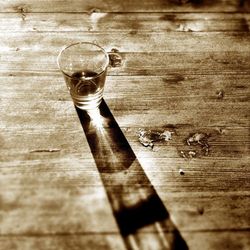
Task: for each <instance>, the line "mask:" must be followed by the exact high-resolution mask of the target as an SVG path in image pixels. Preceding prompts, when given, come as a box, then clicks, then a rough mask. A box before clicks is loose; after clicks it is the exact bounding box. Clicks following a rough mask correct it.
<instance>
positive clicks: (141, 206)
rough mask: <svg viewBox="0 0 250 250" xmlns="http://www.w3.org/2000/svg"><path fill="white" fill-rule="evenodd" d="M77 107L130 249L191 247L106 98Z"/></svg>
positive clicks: (185, 248)
mask: <svg viewBox="0 0 250 250" xmlns="http://www.w3.org/2000/svg"><path fill="white" fill-rule="evenodd" d="M76 110H77V113H78V116H79V118H80V121H81V123H82V126H83V129H84V132H85V134H86V137H87V140H88V143H89V146H90V149H91V152H92V154H93V156H94V159H95V162H96V165H97V168H98V170H99V173H100V175H101V178H102V181H103V184H104V187H105V189H106V192H107V195H108V198H109V201H110V204H111V207H112V209H113V214H114V216H115V218H116V221H117V224H118V226H119V229H120V232H121V235H122V237H123V239H124V243H125V245H126V248H127V249H129V250H130V249H132V250H134V249H158V250H160V249H171V250H187V249H188V247H187V244H186V243H185V241H184V239H183V238H182V237H181V235H180V233H179V231H178V229H177V228H176V227H175V225H174V224H173V222H172V221H171V219H170V217H169V213H168V211H167V210H166V208H165V206H164V204H163V203H162V201H161V199H160V198H159V196H158V195H157V193H156V191H155V189H154V187H153V186H152V184H151V183H150V181H149V179H148V178H147V176H146V174H145V172H144V170H143V168H142V167H141V165H140V163H139V161H138V160H137V158H136V156H135V154H134V152H133V150H132V148H131V147H130V145H129V143H128V141H127V140H126V138H125V136H124V135H123V133H122V131H121V129H120V127H119V126H118V124H117V122H116V121H115V119H114V117H113V115H112V113H111V112H110V110H109V108H108V106H107V105H106V103H105V101H102V103H101V105H100V110H95V111H91V112H86V111H83V110H79V109H78V108H76Z"/></svg>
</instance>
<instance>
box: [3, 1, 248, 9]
mask: <svg viewBox="0 0 250 250" xmlns="http://www.w3.org/2000/svg"><path fill="white" fill-rule="evenodd" d="M0 11H1V12H21V11H23V12H92V11H97V12H98V11H101V12H237V11H249V2H248V1H241V0H219V1H216V2H211V1H210V0H204V1H195V0H194V1H179V0H154V1H150V0H145V1H138V0H137V1H126V3H125V2H123V1H114V0H108V1H105V2H103V1H101V0H96V1H94V2H93V1H91V0H85V1H83V2H82V1H77V0H73V1H72V0H71V1H69V0H67V1H63V0H53V1H49V2H45V1H43V0H29V1H24V0H22V1H21V0H12V1H4V2H3V3H2V4H1V9H0Z"/></svg>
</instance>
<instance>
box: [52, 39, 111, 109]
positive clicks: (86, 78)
mask: <svg viewBox="0 0 250 250" xmlns="http://www.w3.org/2000/svg"><path fill="white" fill-rule="evenodd" d="M57 63H58V66H59V69H60V70H61V72H62V73H63V76H64V79H65V82H66V85H67V87H68V89H69V92H70V95H71V97H72V100H73V102H74V104H75V105H76V106H77V107H78V108H80V109H83V110H92V109H96V108H98V107H99V105H100V103H101V101H102V97H103V90H104V84H105V79H106V73H107V67H108V65H109V56H108V54H107V53H106V52H105V50H104V49H103V48H101V47H100V46H98V45H96V44H94V43H88V42H78V43H74V44H71V45H69V46H67V47H66V48H64V49H63V50H62V51H61V52H60V54H59V55H58V58H57Z"/></svg>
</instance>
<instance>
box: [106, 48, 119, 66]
mask: <svg viewBox="0 0 250 250" xmlns="http://www.w3.org/2000/svg"><path fill="white" fill-rule="evenodd" d="M118 52H119V50H118V49H115V48H113V49H111V52H109V53H108V54H109V64H110V66H111V67H113V68H115V67H120V66H121V65H122V57H121V55H120V54H119V53H118Z"/></svg>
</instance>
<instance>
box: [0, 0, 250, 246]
mask: <svg viewBox="0 0 250 250" xmlns="http://www.w3.org/2000/svg"><path fill="white" fill-rule="evenodd" d="M181 2H182V3H181ZM249 8H250V6H249V3H248V1H236V0H221V1H214V2H213V3H212V2H211V1H168V0H164V1H163V0H155V1H127V2H122V1H111V0H110V1H76V0H74V1H70V2H69V1H59V0H57V1H50V2H48V1H27V2H26V1H17V0H15V1H4V2H3V3H1V6H0V11H1V13H0V31H1V32H0V59H1V64H0V86H1V90H0V105H1V109H0V163H1V164H0V250H6V249H8V250H16V249H18V250H19V249H20V250H23V249H25V250H26V249H27V250H29V249H30V250H31V249H32V250H40V249H43V250H44V249H49V250H54V249H62V250H64V249H65V250H66V249H98V250H99V249H105V250H106V249H107V250H109V249H110V250H112V249H121V250H123V249H128V246H126V244H125V242H124V238H123V235H121V233H120V232H119V227H118V225H117V222H116V220H115V216H114V207H113V205H114V201H115V200H113V201H112V202H113V203H112V202H111V200H110V197H109V195H110V193H108V192H110V191H111V194H112V192H113V194H112V195H113V196H114V197H119V195H123V192H124V190H125V192H127V193H128V195H129V196H128V197H131V200H130V201H129V200H128V202H133V197H136V196H137V195H138V194H137V193H138V189H139V188H138V187H139V186H136V185H133V184H136V183H137V182H138V185H139V183H140V182H143V180H144V179H145V176H146V177H147V178H148V179H149V182H150V185H152V187H154V188H155V190H156V192H157V194H158V195H159V197H160V199H161V200H162V202H163V204H164V206H165V207H166V210H167V211H168V213H169V215H170V219H171V220H172V222H173V223H174V225H175V227H176V229H177V230H179V232H180V234H181V236H182V237H183V239H184V240H185V242H186V244H187V246H188V249H190V250H196V249H197V250H198V249H199V250H200V249H204V250H217V249H218V250H219V249H228V250H238V249H239V250H247V249H248V248H249V246H250V242H249V230H250V224H249V221H250V217H249V214H250V213H249V212H250V211H249V199H250V186H249V178H250V174H249V148H250V134H249V94H250V89H249V79H250V71H249V69H250V67H249V66H250V65H249V62H250V60H249V52H250V43H249V41H250V38H249V34H250V33H249V14H248V13H247V12H249ZM66 12H67V13H66ZM114 12H116V13H114ZM118 12H119V13H118ZM144 12H148V13H144ZM168 12H169V13H168ZM209 12H210V13H209ZM222 12H223V13H222ZM226 12H228V13H226ZM233 12H236V13H233ZM75 41H92V42H95V43H98V44H99V45H101V46H103V47H104V48H105V49H106V50H107V51H111V50H112V49H116V50H118V51H117V52H115V53H117V54H118V55H119V56H120V57H121V58H122V63H121V65H120V66H119V67H109V68H108V77H107V80H106V85H105V92H104V99H105V101H106V103H107V104H108V106H109V108H110V110H111V112H112V114H113V116H114V118H115V120H116V121H117V123H118V125H119V127H120V128H121V130H122V131H123V133H124V135H125V137H126V139H127V140H128V142H129V144H130V146H131V147H132V149H133V151H134V153H135V155H136V157H137V159H138V161H139V163H140V164H141V167H142V170H140V171H139V170H138V169H133V168H132V167H131V169H128V172H129V174H130V175H129V176H130V178H128V177H127V178H125V177H124V176H125V174H126V173H127V172H126V171H118V172H115V173H108V172H107V173H100V171H99V169H98V168H97V166H96V163H95V160H97V159H94V156H93V155H92V154H91V151H90V147H89V144H88V142H87V140H86V136H85V134H84V132H83V129H82V127H81V125H80V121H79V118H78V117H77V113H76V111H75V108H74V106H73V103H72V101H71V98H70V96H69V94H68V92H67V89H66V86H65V82H64V80H63V77H62V75H61V73H60V72H59V70H58V68H57V65H56V57H57V55H58V53H59V51H60V50H61V49H62V47H63V46H65V45H67V44H69V43H71V42H75ZM105 129H106V131H108V128H105ZM140 129H147V130H153V131H158V132H163V131H165V130H167V131H171V132H172V137H171V140H169V141H164V140H161V141H159V142H154V147H153V148H150V147H145V146H143V145H142V144H141V143H140V142H139V139H138V133H139V131H140ZM195 133H203V134H206V135H207V136H208V139H207V144H208V151H207V152H206V151H205V150H204V148H202V145H200V144H198V143H196V144H192V145H188V143H187V140H188V138H190V136H192V135H194V134H195ZM115 143H117V142H115V141H114V143H113V145H108V146H110V147H111V149H112V146H113V147H114V145H115ZM106 146H107V145H106ZM117 151H119V150H118V149H117ZM112 152H113V153H114V154H116V153H117V152H116V149H115V148H113V151H112ZM189 152H195V155H193V156H192V157H191V156H190V155H189ZM118 153H119V152H118ZM122 160H123V159H122V158H119V157H118V158H117V163H119V164H122ZM109 179H110V181H109ZM123 182H125V184H124V183H123ZM119 183H120V184H121V185H124V186H123V189H124V190H121V189H119V188H117V187H116V184H119ZM142 184H143V183H142ZM144 184H145V183H144ZM140 185H141V184H140ZM136 187H137V188H136ZM118 201H119V200H118ZM140 234H141V236H140V237H141V238H140V239H144V240H145V242H144V243H143V242H142V245H141V246H144V247H143V248H140V249H143V250H147V249H150V250H152V247H151V246H152V245H151V244H153V243H150V242H149V241H148V242H147V240H148V239H151V238H150V237H151V236H150V235H152V236H154V235H155V234H156V233H155V230H152V228H150V227H149V228H147V227H146V229H145V231H143V230H142V232H141V231H140ZM168 234H169V232H164V235H168ZM147 243H148V245H147ZM135 249H138V248H135ZM164 249H166V248H164ZM157 250H158V249H157ZM175 250H179V249H175Z"/></svg>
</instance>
